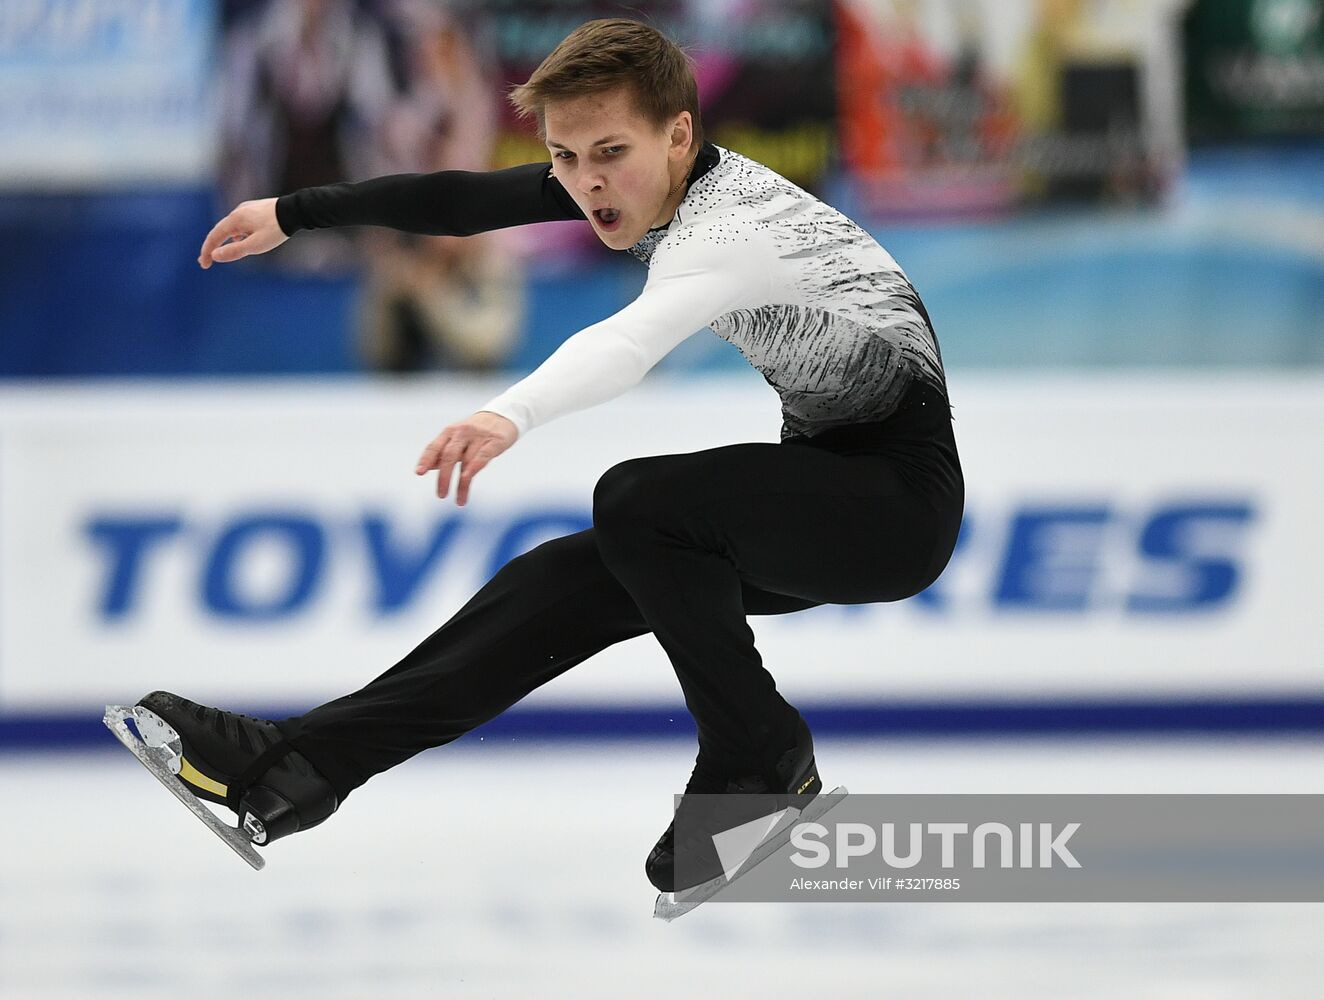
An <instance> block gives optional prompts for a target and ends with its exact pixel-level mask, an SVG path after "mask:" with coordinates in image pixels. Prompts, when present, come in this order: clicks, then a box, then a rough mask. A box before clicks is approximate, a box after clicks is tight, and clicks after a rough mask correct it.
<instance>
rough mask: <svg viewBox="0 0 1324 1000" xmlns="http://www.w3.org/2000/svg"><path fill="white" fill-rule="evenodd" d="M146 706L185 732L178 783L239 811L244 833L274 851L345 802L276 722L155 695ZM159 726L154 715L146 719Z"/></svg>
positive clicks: (145, 700)
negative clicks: (274, 845) (277, 844)
mask: <svg viewBox="0 0 1324 1000" xmlns="http://www.w3.org/2000/svg"><path fill="white" fill-rule="evenodd" d="M138 705H139V706H140V707H142V708H145V709H147V710H148V711H149V712H151V713H153V714H154V715H155V716H157V717H158V718H159V719H160V721H161V722H163V723H164V724H165V725H166V726H168V727H170V729H173V730H174V731H175V733H177V734H178V736H179V740H180V743H181V744H182V756H181V758H180V760H179V770H178V774H177V777H178V778H179V780H180V781H181V782H183V784H184V785H185V787H187V788H188V790H189V791H190V792H192V793H193V794H194V795H195V796H197V797H198V798H200V799H206V800H207V801H208V802H216V803H219V804H220V805H223V806H226V807H228V808H229V809H231V810H233V812H234V813H235V815H236V816H238V817H239V826H240V829H242V830H243V831H244V833H245V834H246V835H247V836H248V838H249V839H250V840H251V841H252V842H253V843H255V844H262V845H266V844H269V843H271V842H272V841H273V840H279V839H280V838H281V837H286V836H288V835H289V834H291V833H295V832H297V831H300V830H307V829H308V828H309V827H314V826H316V825H317V824H318V823H321V822H322V821H323V820H325V819H326V818H327V817H328V816H330V815H331V814H332V813H333V812H335V811H336V806H337V805H339V803H338V802H337V801H336V793H335V791H334V789H332V787H331V785H330V784H329V783H328V782H327V781H326V779H325V778H323V777H322V776H321V775H320V774H319V773H318V772H317V770H316V769H315V768H314V767H313V766H312V765H311V764H310V763H309V762H308V760H307V759H306V758H305V757H304V756H303V754H301V753H299V752H298V751H296V750H295V749H294V748H293V747H292V746H291V745H290V744H289V743H287V742H286V741H285V737H284V735H283V734H282V733H281V731H280V730H279V729H278V728H276V724H275V723H273V722H268V721H267V720H265V719H255V718H253V717H252V716H251V715H239V714H238V713H236V712H224V711H221V710H220V709H216V708H208V707H206V706H205V705H197V704H195V703H193V702H191V701H188V700H187V699H185V698H181V697H179V696H178V695H175V694H171V693H170V692H168V691H153V692H152V693H151V694H149V695H147V696H146V697H145V698H143V699H141V700H140V701H139V702H138ZM137 724H138V726H139V728H140V729H141V728H143V727H144V726H147V727H151V726H152V725H153V722H152V720H151V718H150V717H148V718H147V719H146V720H144V719H139V720H138V723H137Z"/></svg>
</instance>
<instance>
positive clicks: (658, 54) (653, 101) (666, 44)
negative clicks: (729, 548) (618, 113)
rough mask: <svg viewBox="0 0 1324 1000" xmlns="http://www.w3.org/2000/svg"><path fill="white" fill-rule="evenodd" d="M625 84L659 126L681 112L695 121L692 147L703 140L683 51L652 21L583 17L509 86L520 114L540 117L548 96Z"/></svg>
mask: <svg viewBox="0 0 1324 1000" xmlns="http://www.w3.org/2000/svg"><path fill="white" fill-rule="evenodd" d="M621 86H625V87H629V88H630V89H631V91H632V92H633V93H634V102H635V107H636V108H637V109H638V110H639V112H640V114H642V115H643V117H644V118H646V119H647V120H648V121H650V122H651V123H652V124H653V125H654V126H656V127H657V128H662V127H663V126H664V125H665V124H666V123H667V122H668V121H669V120H670V119H672V118H674V117H675V116H676V115H678V114H679V113H680V112H682V111H688V112H689V113H690V118H691V119H692V120H693V123H694V147H695V148H696V149H697V148H698V147H699V146H700V145H701V144H702V143H703V126H702V124H700V122H699V86H698V84H697V83H695V81H694V67H693V64H692V63H691V62H690V57H689V56H688V55H686V54H685V51H684V50H683V49H682V48H681V47H680V46H679V45H677V44H676V43H675V42H673V41H672V40H671V39H670V38H668V37H667V36H666V35H664V34H662V32H660V31H658V30H657V29H656V28H654V27H652V26H651V25H647V24H643V23H641V22H639V21H630V20H626V19H624V18H601V19H599V20H596V21H587V22H585V23H584V24H581V25H580V26H579V27H578V28H576V29H575V30H574V31H572V32H571V33H570V34H569V35H567V36H566V37H565V39H564V40H563V41H562V42H561V44H560V45H558V46H557V47H556V48H555V49H553V50H552V53H551V55H549V56H548V57H547V58H546V59H544V60H543V61H542V64H541V65H540V66H539V67H538V68H537V69H536V70H534V71H533V75H532V76H530V77H529V79H528V82H527V83H522V84H520V85H519V86H517V87H514V88H512V89H511V91H510V102H511V103H512V104H513V105H515V109H516V110H517V111H518V112H519V114H520V117H522V118H534V119H536V120H537V122H538V133H539V135H543V136H545V133H546V127H547V122H546V118H545V117H544V115H543V108H544V105H545V104H546V103H547V102H548V101H554V100H558V99H564V98H574V97H583V96H585V95H587V94H600V93H603V92H604V91H608V90H614V89H616V88H617V87H621Z"/></svg>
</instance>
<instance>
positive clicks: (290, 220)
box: [198, 163, 584, 268]
mask: <svg viewBox="0 0 1324 1000" xmlns="http://www.w3.org/2000/svg"><path fill="white" fill-rule="evenodd" d="M583 218H584V213H583V212H581V211H580V209H579V206H577V205H576V204H575V202H574V199H573V198H571V197H570V195H569V194H568V193H567V192H566V190H565V188H563V187H562V186H561V182H560V181H558V180H557V179H556V178H555V177H553V176H552V175H551V166H550V164H547V163H527V164H524V165H523V166H519V167H510V168H508V169H506V170H492V171H485V172H484V171H468V170H439V171H436V172H435V173H430V174H392V175H391V176H389V177H375V178H373V179H372V180H367V181H359V182H357V183H343V184H327V185H324V186H322V187H311V188H301V189H300V190H298V191H295V192H294V193H292V194H287V195H282V196H281V197H279V198H263V199H261V200H258V201H245V202H243V203H241V204H240V205H238V206H237V207H236V208H235V209H234V211H232V212H231V213H230V214H229V215H227V216H226V217H225V218H223V219H222V220H221V221H220V222H218V223H216V225H215V226H213V227H212V230H211V232H210V233H208V234H207V238H206V239H205V240H204V241H203V244H202V250H201V252H200V253H199V254H198V263H199V264H200V265H201V266H202V267H203V268H207V267H210V266H211V265H212V263H213V262H214V261H220V262H221V263H223V264H228V263H230V262H231V261H236V260H239V259H241V258H243V257H248V256H250V255H252V254H258V253H266V252H267V251H268V250H272V249H275V248H276V247H278V246H280V245H281V244H282V243H284V242H285V241H286V240H287V239H289V238H290V237H291V236H293V235H294V234H295V233H297V232H298V231H299V230H301V229H329V228H332V227H335V226H386V227H388V228H390V229H398V230H401V231H403V232H409V233H422V234H425V235H428V236H472V235H473V234H475V233H485V232H488V231H490V230H493V229H505V228H507V227H509V226H523V225H527V224H529V223H532V222H556V221H559V220H564V219H583Z"/></svg>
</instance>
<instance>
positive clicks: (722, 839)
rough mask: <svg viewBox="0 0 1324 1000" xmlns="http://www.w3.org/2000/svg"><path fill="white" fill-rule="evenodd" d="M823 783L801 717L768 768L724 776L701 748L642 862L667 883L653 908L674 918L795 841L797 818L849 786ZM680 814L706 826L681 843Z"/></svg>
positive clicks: (813, 813)
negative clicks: (792, 738)
mask: <svg viewBox="0 0 1324 1000" xmlns="http://www.w3.org/2000/svg"><path fill="white" fill-rule="evenodd" d="M822 788H823V784H822V780H821V779H820V778H819V775H818V768H817V765H816V764H815V762H814V748H813V740H812V738H811V736H810V733H809V727H808V726H807V725H806V724H805V722H804V720H803V719H802V720H800V723H799V728H798V730H797V735H796V743H795V745H794V746H792V747H791V748H790V749H788V750H787V751H786V752H785V753H784V754H783V755H782V757H781V759H780V760H778V762H777V764H776V766H775V767H774V768H773V769H772V771H771V772H769V773H767V774H758V775H746V776H742V777H736V778H725V779H723V778H721V777H719V776H717V775H715V774H714V773H713V772H712V770H711V769H710V768H709V767H708V766H706V764H705V762H704V760H703V757H702V754H700V758H699V760H698V761H696V762H695V767H694V772H693V774H691V776H690V780H689V783H688V784H687V785H686V787H685V794H684V795H683V796H682V798H681V801H680V805H679V806H678V808H677V809H676V815H675V816H674V817H673V818H672V821H671V824H670V825H669V826H668V827H667V829H666V832H665V833H663V834H662V836H661V838H660V839H659V840H658V842H657V844H656V845H655V846H654V847H653V850H652V851H651V852H650V853H649V855H648V860H647V861H646V862H645V864H644V869H645V871H646V872H647V874H648V880H649V881H650V882H652V883H653V885H654V886H655V887H656V888H658V889H659V890H661V893H660V894H659V895H658V897H657V902H656V903H655V905H654V908H653V915H654V916H655V917H659V918H661V919H663V920H674V919H675V918H676V917H679V916H681V915H682V914H685V913H688V912H689V911H690V910H692V909H694V907H696V906H698V905H699V904H700V903H702V902H704V901H705V900H707V899H711V898H712V897H713V896H715V895H716V894H717V893H718V892H720V891H721V890H722V889H723V888H724V887H726V886H727V885H730V884H731V883H732V882H733V881H735V880H736V879H737V878H739V877H741V876H742V875H744V874H745V873H746V872H748V871H750V870H751V869H753V868H754V867H755V866H756V865H758V864H759V863H760V862H761V861H763V860H764V859H766V858H768V857H769V856H771V855H772V854H774V853H776V852H777V851H778V850H779V849H780V848H782V847H783V846H785V845H786V844H787V843H789V842H790V839H791V833H792V831H793V830H794V828H795V826H796V824H798V823H803V822H810V821H812V820H813V819H816V818H817V817H819V816H822V815H823V814H824V813H826V812H827V811H828V810H829V809H831V808H832V807H833V806H834V805H836V804H837V803H838V802H839V801H840V800H841V798H842V797H844V796H845V794H846V789H845V788H844V787H838V788H835V789H833V791H832V792H830V793H828V794H826V795H820V794H819V793H820V792H821V791H822ZM718 795H720V796H721V798H720V799H718V798H716V796H718ZM745 796H748V799H745V798H744V797H745ZM677 820H681V822H682V827H684V828H688V829H699V830H703V831H704V833H703V834H702V835H698V834H690V835H688V836H686V837H685V839H684V840H683V841H682V842H681V843H680V844H679V845H678V844H677V841H676V822H677ZM678 861H679V863H678Z"/></svg>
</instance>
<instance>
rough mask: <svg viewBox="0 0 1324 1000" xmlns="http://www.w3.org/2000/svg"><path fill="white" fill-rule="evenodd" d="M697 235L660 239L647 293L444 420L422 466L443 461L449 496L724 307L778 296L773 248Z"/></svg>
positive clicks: (633, 380)
mask: <svg viewBox="0 0 1324 1000" xmlns="http://www.w3.org/2000/svg"><path fill="white" fill-rule="evenodd" d="M691 236H692V238H691V239H689V240H687V241H685V242H684V243H683V244H682V246H681V248H680V249H678V248H677V247H676V245H675V244H672V245H667V244H663V245H662V246H660V247H659V248H658V250H657V253H656V255H655V256H654V258H653V264H652V267H651V268H650V269H649V273H648V281H647V283H646V284H645V285H644V289H643V291H642V292H641V293H640V294H639V297H638V298H637V299H635V300H634V301H633V302H631V303H630V304H629V305H627V306H626V307H625V308H624V309H622V310H621V311H620V312H618V313H616V314H615V315H614V316H609V317H608V318H607V319H604V320H602V321H601V322H600V323H594V324H593V325H592V326H589V327H586V328H584V329H583V330H581V331H579V332H578V333H576V334H575V335H574V336H572V337H570V338H568V339H567V340H566V341H565V343H563V344H562V345H561V346H560V347H558V348H557V349H556V351H554V352H553V353H552V355H551V357H549V358H548V359H547V360H546V361H544V362H543V363H542V364H541V365H540V366H539V367H538V368H537V370H536V371H534V372H533V374H531V375H529V376H528V377H527V378H525V379H523V380H522V381H520V382H517V383H516V384H515V385H513V386H511V387H510V388H509V389H507V390H506V391H505V392H503V393H502V394H501V395H499V396H497V397H496V398H495V399H493V400H491V401H490V402H488V403H487V405H486V406H484V407H483V408H482V409H481V410H479V411H478V412H477V413H475V414H473V415H472V416H470V417H468V418H467V419H465V420H462V421H459V422H457V423H454V424H451V425H450V426H449V427H446V428H445V429H443V430H442V432H441V433H440V434H438V435H437V436H436V437H435V438H433V440H432V442H431V443H430V444H428V446H427V447H426V448H424V449H423V454H422V455H420V456H419V459H418V463H417V464H416V465H415V467H414V472H415V473H416V474H418V475H420V476H422V475H426V474H427V473H428V472H431V471H432V470H434V469H435V470H437V496H438V497H445V496H447V495H448V494H449V492H450V488H451V479H452V476H453V474H454V472H455V470H456V468H457V467H458V469H459V473H460V475H459V481H458V484H457V487H456V503H458V504H459V505H460V506H463V505H464V504H465V503H466V502H467V500H468V496H469V484H470V482H471V481H472V480H473V477H474V476H475V475H476V474H477V473H478V472H479V471H480V470H481V469H483V467H484V466H486V465H487V464H488V463H489V462H491V461H492V459H494V458H496V457H497V456H498V455H500V454H501V453H502V452H504V451H505V450H506V449H508V448H509V447H510V446H511V445H513V444H514V443H515V441H516V440H518V439H519V438H520V437H522V436H523V435H524V434H525V433H527V432H528V431H529V430H530V429H531V428H533V427H537V426H539V425H540V424H545V423H547V422H548V421H549V420H552V419H554V418H556V417H558V416H561V415H563V414H566V413H570V412H572V411H574V410H583V409H586V408H588V407H590V406H594V405H596V404H598V403H602V402H605V401H607V400H609V399H612V398H614V397H616V396H619V395H620V394H621V393H623V392H625V391H626V390H627V389H629V388H630V387H631V386H633V385H636V384H637V383H639V382H640V381H641V380H642V379H643V377H644V375H646V374H647V373H648V371H649V369H651V368H652V367H653V366H654V365H656V364H657V363H658V362H659V361H660V360H662V358H663V357H664V356H666V355H667V354H668V353H669V352H670V351H671V350H672V349H673V348H675V347H676V345H677V344H679V343H681V341H683V340H686V339H687V338H689V337H690V336H692V335H693V334H695V333H697V332H698V331H700V330H702V329H703V328H704V327H706V326H707V325H708V324H709V323H711V322H712V321H713V320H714V319H716V318H717V317H718V316H721V315H722V314H723V313H727V312H730V311H732V310H734V309H742V308H754V307H757V306H759V305H763V304H764V303H766V302H767V301H768V298H769V286H770V282H771V280H772V278H771V275H772V271H771V269H770V268H769V267H768V265H767V254H769V253H772V252H773V250H772V249H771V248H770V247H764V246H762V245H761V243H760V242H756V241H754V240H751V242H750V243H743V244H742V245H741V248H740V250H739V251H734V250H731V249H728V248H727V247H726V246H725V245H724V244H722V243H719V242H718V239H719V238H720V236H721V234H720V232H717V233H707V232H705V231H704V230H703V229H701V228H698V227H696V228H695V230H694V231H693V233H692V234H691Z"/></svg>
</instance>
